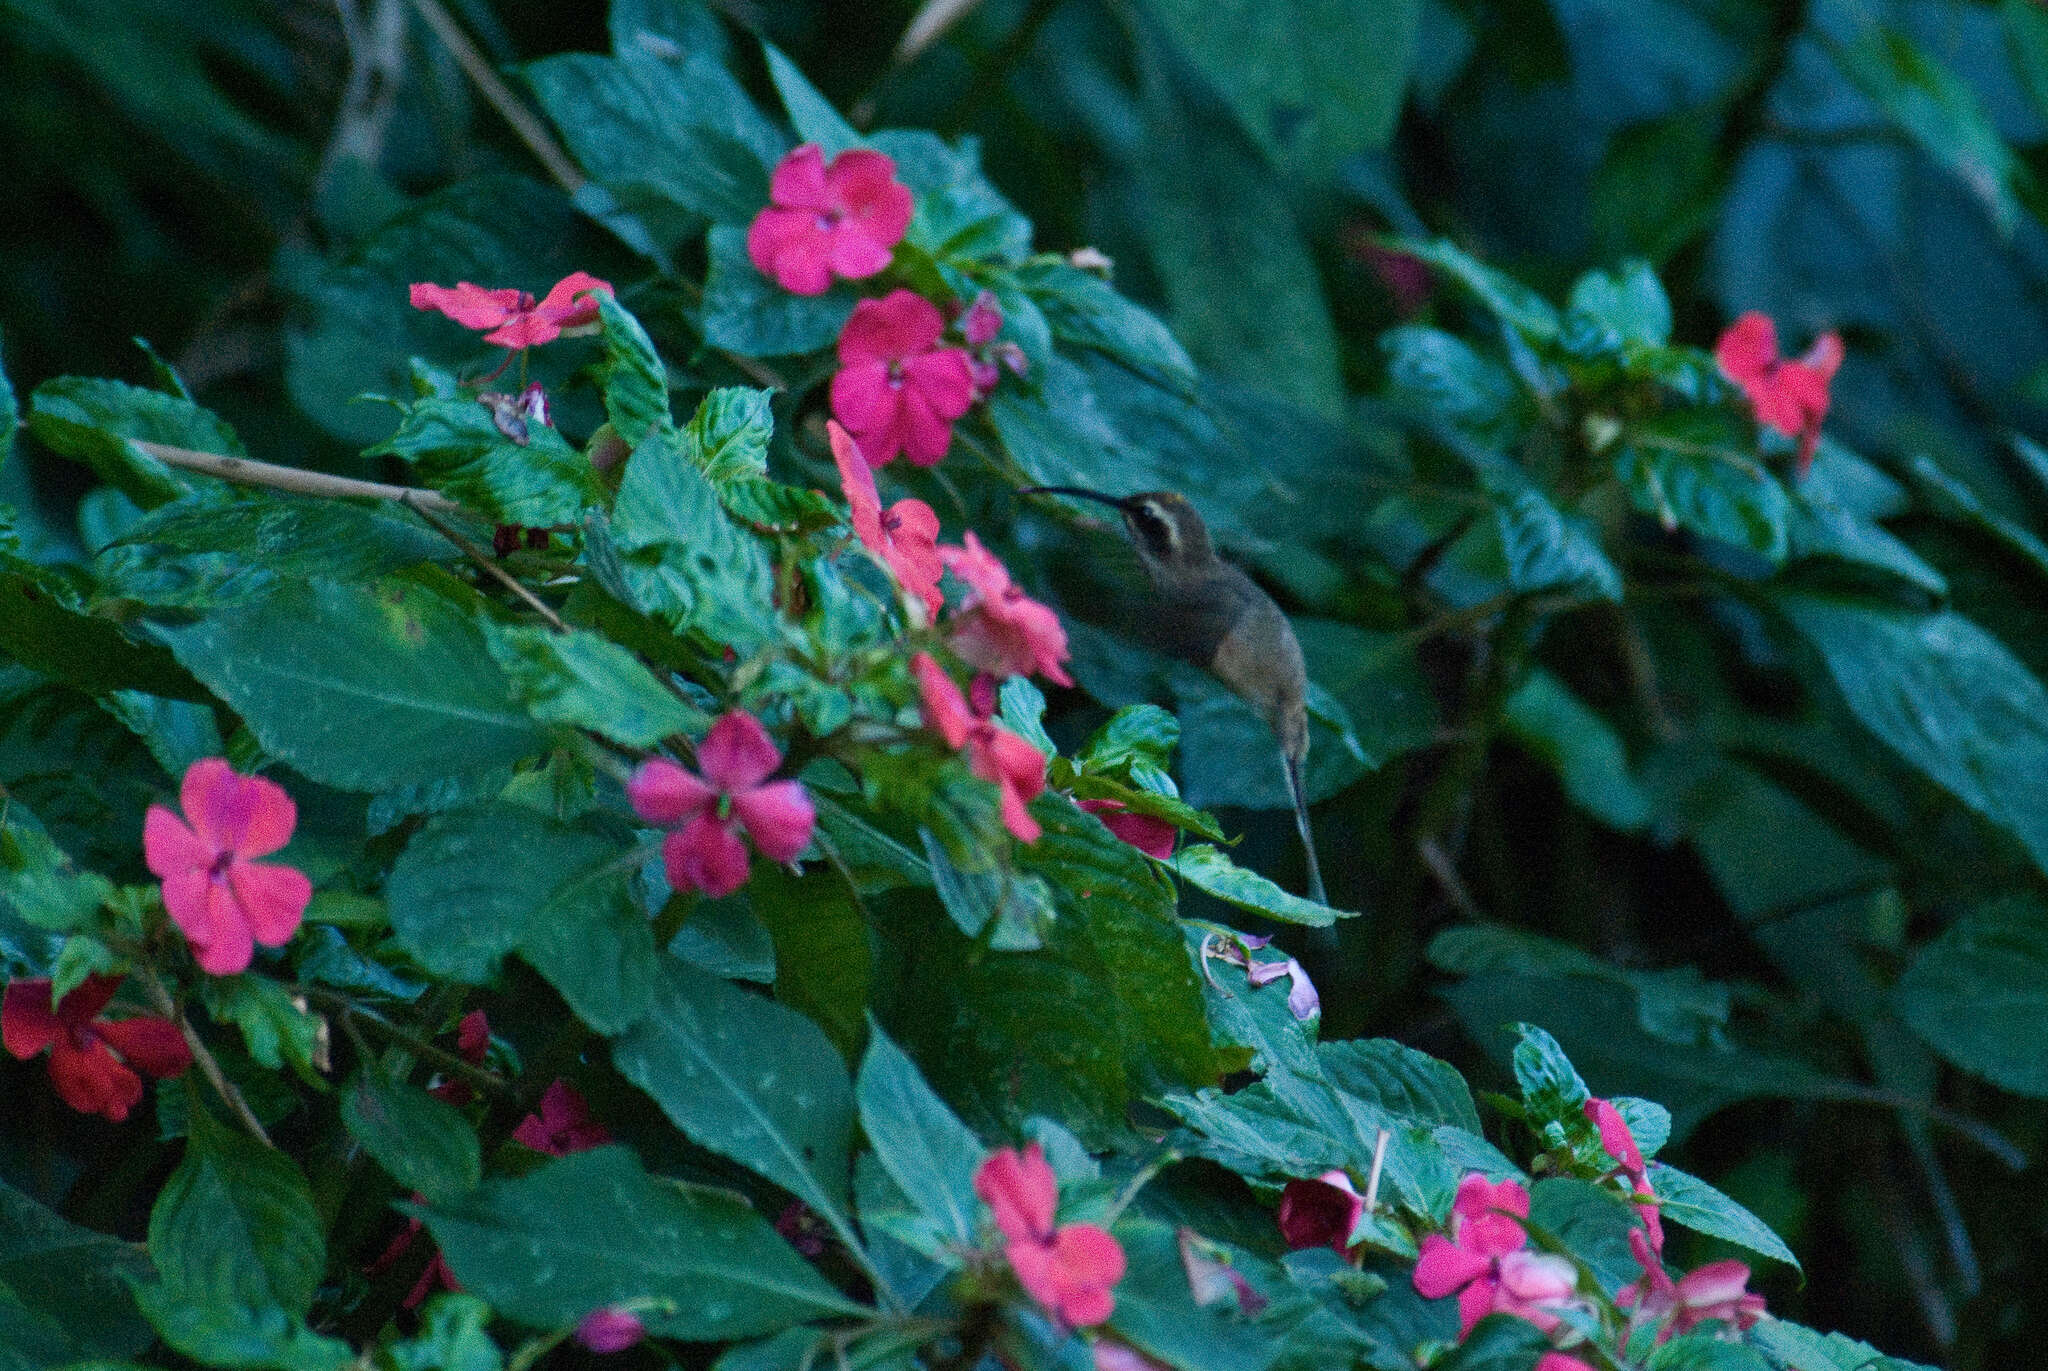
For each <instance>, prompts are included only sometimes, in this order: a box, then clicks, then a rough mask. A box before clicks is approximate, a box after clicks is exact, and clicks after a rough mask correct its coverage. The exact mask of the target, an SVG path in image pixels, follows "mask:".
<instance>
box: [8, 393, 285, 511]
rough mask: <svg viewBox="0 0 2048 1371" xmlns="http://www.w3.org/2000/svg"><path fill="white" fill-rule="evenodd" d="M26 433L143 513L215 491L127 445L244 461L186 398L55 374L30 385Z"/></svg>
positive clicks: (220, 427)
mask: <svg viewBox="0 0 2048 1371" xmlns="http://www.w3.org/2000/svg"><path fill="white" fill-rule="evenodd" d="M28 428H29V432H31V433H33V434H35V436H36V438H37V440H38V441H40V442H41V443H42V444H43V445H44V446H46V447H48V448H49V449H50V450H51V451H52V452H55V453H58V454H59V455H61V456H65V457H69V458H71V459H72V460H74V461H79V462H84V463H85V464H86V465H87V466H89V467H91V468H92V469H93V470H94V471H95V472H97V473H99V476H100V479H101V480H103V481H106V482H107V483H108V484H110V485H112V486H114V487H116V488H117V489H119V490H120V491H121V492H122V493H123V494H124V495H126V496H128V498H129V499H131V500H133V501H135V503H136V504H138V505H141V506H142V507H143V508H144V509H152V508H154V507H155V506H157V505H160V504H163V503H165V502H166V501H169V500H175V499H177V498H178V497H179V496H181V495H183V494H185V493H186V492H187V491H192V490H200V489H206V488H212V489H218V486H217V484H216V483H215V482H213V481H211V480H209V479H208V478H206V477H203V476H196V475H193V474H192V473H190V472H186V471H178V470H173V469H172V468H170V467H167V466H165V465H164V464H163V463H162V462H159V461H158V460H156V458H154V457H151V456H149V455H147V454H146V453H144V452H143V451H142V450H141V449H139V448H136V447H133V446H131V445H130V443H129V440H130V439H135V438H140V439H143V440H145V441H148V442H155V443H163V444H165V445H167V446H169V447H183V448H193V449H196V450H198V451H200V452H213V453H219V454H221V455H224V456H228V457H244V456H247V455H248V454H247V453H246V452H244V451H243V449H242V441H241V439H239V438H237V437H236V436H235V431H234V430H233V429H232V428H229V427H228V426H227V424H226V423H224V422H222V421H221V420H220V419H218V418H215V417H214V415H213V414H211V413H210V412H208V411H207V410H204V409H201V408H200V407H199V406H198V405H195V404H193V403H192V402H191V401H190V400H187V399H184V398H183V397H181V396H177V395H166V394H164V393H163V392H162V391H160V390H145V389H143V388H142V387H141V386H131V385H129V384H127V383H126V382H124V381H105V380H99V379H95V378H90V377H84V376H59V377H57V378H56V379H55V380H50V381H45V382H43V383H42V384H41V385H39V386H37V387H36V388H35V391H34V392H33V393H32V394H31V395H30V396H29V400H28Z"/></svg>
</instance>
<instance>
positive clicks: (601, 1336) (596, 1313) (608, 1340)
mask: <svg viewBox="0 0 2048 1371" xmlns="http://www.w3.org/2000/svg"><path fill="white" fill-rule="evenodd" d="M646 1336H647V1326H646V1325H645V1324H643V1323H641V1322H640V1320H639V1319H638V1318H637V1317H636V1316H635V1315H633V1314H631V1313H629V1312H628V1311H626V1310H624V1309H618V1308H615V1307H613V1306H610V1305H607V1306H605V1307H604V1308H602V1309H593V1310H591V1311H590V1312H589V1313H588V1314H585V1315H584V1316H583V1318H582V1321H581V1322H579V1323H578V1324H577V1325H576V1341H578V1342H580V1343H582V1344H583V1345H584V1346H585V1347H587V1348H589V1349H590V1350H591V1351H593V1352H596V1353H598V1354H600V1355H602V1354H605V1353H610V1352H623V1351H625V1350H626V1349H627V1348H629V1347H631V1346H632V1345H633V1344H634V1343H637V1342H639V1341H640V1339H642V1338H644V1337H646Z"/></svg>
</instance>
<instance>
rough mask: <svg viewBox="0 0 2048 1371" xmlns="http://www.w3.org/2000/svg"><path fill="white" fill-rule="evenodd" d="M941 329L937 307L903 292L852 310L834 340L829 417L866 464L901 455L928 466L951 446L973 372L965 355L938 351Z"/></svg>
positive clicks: (968, 400)
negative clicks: (836, 344) (839, 425)
mask: <svg viewBox="0 0 2048 1371" xmlns="http://www.w3.org/2000/svg"><path fill="white" fill-rule="evenodd" d="M945 331H946V321H945V319H944V318H943V317H942V316H941V315H940V314H939V307H938V306H937V305H934V304H933V303H932V302H931V301H929V300H927V299H925V298H924V297H923V296H921V295H917V294H914V293H912V292H910V291H907V290H892V291H890V292H889V293H888V294H887V295H884V296H883V297H882V298H881V299H879V300H863V301H861V302H860V303H859V304H857V305H855V306H854V307H853V314H852V316H851V317H850V318H848V319H847V321H846V327H845V328H844V329H842V330H841V331H840V334H839V370H838V371H836V372H834V373H833V374H832V386H831V397H832V415H833V417H834V418H836V419H838V420H839V422H840V423H842V424H844V425H846V430H847V432H849V433H851V434H852V435H853V437H854V441H855V442H856V443H857V444H858V445H859V447H860V452H861V456H863V457H865V458H867V459H868V465H869V466H877V467H878V466H883V465H885V464H887V463H889V462H893V461H895V460H896V457H897V455H898V454H899V453H900V454H902V455H905V456H907V457H909V458H910V460H911V461H913V462H915V463H916V464H917V465H919V466H921V467H928V466H930V465H932V463H934V462H936V461H938V460H939V458H941V457H943V456H945V455H946V449H947V448H948V447H950V446H952V443H953V421H954V420H955V419H958V418H959V417H960V416H961V415H963V414H965V413H966V412H967V408H968V406H970V405H972V404H973V403H974V373H973V371H972V370H971V369H970V368H969V367H968V365H967V354H966V353H965V352H962V351H961V350H960V349H959V348H953V347H940V346H939V336H940V335H941V334H943V333H944V332H945Z"/></svg>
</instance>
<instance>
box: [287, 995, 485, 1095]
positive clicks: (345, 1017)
mask: <svg viewBox="0 0 2048 1371" xmlns="http://www.w3.org/2000/svg"><path fill="white" fill-rule="evenodd" d="M298 993H299V994H301V995H304V996H305V997H306V998H307V999H309V1000H314V1001H317V1002H318V1003H320V1004H324V1005H327V1006H328V1007H329V1008H331V1009H333V1010H334V1011H335V1012H337V1013H338V1014H340V1015H341V1025H342V1027H343V1028H344V1029H345V1030H347V1032H348V1034H349V1036H350V1037H352V1038H358V1039H360V1037H361V1030H360V1029H359V1028H358V1027H357V1024H358V1023H359V1022H360V1023H366V1024H369V1025H370V1026H371V1027H373V1028H375V1029H376V1030H377V1031H378V1032H379V1033H382V1034H383V1035H384V1036H385V1037H387V1038H389V1039H390V1040H391V1041H392V1042H394V1043H397V1044H398V1045H399V1046H401V1047H403V1048H405V1049H406V1050H407V1051H409V1052H411V1053H413V1054H414V1055H415V1056H419V1057H424V1058H425V1059H427V1060H428V1061H430V1062H432V1063H434V1065H436V1066H438V1067H440V1068H441V1069H442V1070H443V1071H445V1072H447V1073H448V1074H449V1075H451V1076H454V1077H456V1078H458V1079H460V1080H463V1081H467V1082H468V1083H469V1084H471V1085H474V1086H477V1087H478V1088H480V1089H483V1090H489V1091H493V1092H495V1093H497V1094H501V1095H511V1094H514V1093H515V1091H514V1088H513V1085H512V1083H511V1082H510V1081H508V1080H506V1079H505V1078H504V1077H503V1076H500V1075H498V1074H497V1073H496V1072H494V1071H486V1070H484V1068H482V1067H480V1066H477V1065H475V1064H474V1063H472V1062H470V1061H469V1060H467V1059H466V1058H464V1057H463V1056H462V1055H461V1054H460V1053H456V1052H450V1051H449V1050H448V1049H447V1048H445V1047H442V1046H440V1045H439V1044H438V1043H433V1042H429V1041H428V1040H427V1039H425V1038H423V1037H421V1036H420V1035H419V1034H417V1033H414V1032H413V1031H412V1030H410V1029H408V1028H405V1027H403V1026H401V1025H399V1024H395V1023H393V1022H392V1021H391V1020H389V1019H387V1018H385V1017H384V1016H383V1015H382V1014H379V1013H378V1012H377V1011H376V1010H374V1009H371V1008H370V1007H369V1006H368V1005H360V1004H357V1003H356V1002H355V1001H354V1000H351V999H349V998H348V996H346V995H340V994H337V993H335V992H334V991H332V990H323V989H321V988H320V987H318V986H310V985H301V986H299V987H298ZM357 1045H358V1047H359V1048H360V1047H361V1045H362V1044H361V1043H360V1042H358V1044H357ZM365 1055H368V1054H367V1053H366V1054H365Z"/></svg>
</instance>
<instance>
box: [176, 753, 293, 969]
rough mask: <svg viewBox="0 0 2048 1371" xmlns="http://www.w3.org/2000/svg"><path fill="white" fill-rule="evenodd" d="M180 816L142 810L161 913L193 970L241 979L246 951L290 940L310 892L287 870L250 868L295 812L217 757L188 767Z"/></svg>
mask: <svg viewBox="0 0 2048 1371" xmlns="http://www.w3.org/2000/svg"><path fill="white" fill-rule="evenodd" d="M178 802H179V804H180V805H181V806H182V807H183V808H184V811H185V817H184V819H180V818H179V817H178V816H177V815H176V814H174V813H172V812H171V811H170V810H168V809H166V808H164V807H163V806H162V805H151V806H150V807H149V813H148V814H147V815H145V816H144V818H143V823H142V852H143V857H144V859H145V860H146V861H147V862H148V864H149V869H150V871H151V872H152V873H153V874H155V875H156V876H158V877H160V878H162V880H163V883H164V908H165V909H167V910H169V911H170V914H171V918H172V919H173V920H174V921H175V922H176V923H177V925H178V927H179V929H180V930H182V931H183V932H184V934H185V937H186V939H187V940H188V941H190V942H191V944H192V955H193V957H194V958H195V959H196V960H197V961H198V963H199V966H200V969H201V970H203V971H206V972H209V973H211V974H212V975H215V976H228V975H233V974H234V973H235V972H237V971H242V970H246V969H247V968H248V965H249V959H250V957H251V956H253V955H254V952H255V948H254V946H253V944H254V943H262V944H263V945H264V946H265V947H282V946H284V944H285V943H286V942H287V941H289V940H290V938H291V936H292V934H293V933H295V932H297V931H298V927H299V920H300V919H301V918H302V917H303V916H304V914H305V912H306V902H307V901H308V900H310V899H312V898H313V883H312V882H311V881H309V880H307V879H306V875H305V873H304V872H302V871H299V870H298V869H296V868H294V867H289V866H278V865H275V864H272V863H268V862H256V861H252V860H251V858H255V857H267V856H269V855H270V854H271V853H273V852H275V851H277V850H278V849H279V848H281V847H283V846H284V845H285V843H287V842H288V841H290V839H291V836H292V829H293V828H294V827H296V826H297V824H298V821H299V811H298V807H297V806H296V805H294V804H293V803H292V797H291V796H289V795H287V794H285V793H284V787H282V786H280V785H278V784H277V783H276V782H274V781H266V780H264V779H263V778H262V777H261V776H238V775H236V774H235V772H234V770H233V769H232V768H230V767H229V766H228V764H227V763H226V762H225V761H223V760H222V759H221V758H219V757H208V758H205V759H204V760H202V761H197V762H194V763H192V765H191V766H190V767H189V768H187V769H186V771H185V780H184V783H183V784H182V785H181V786H180V787H179V791H178Z"/></svg>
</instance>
